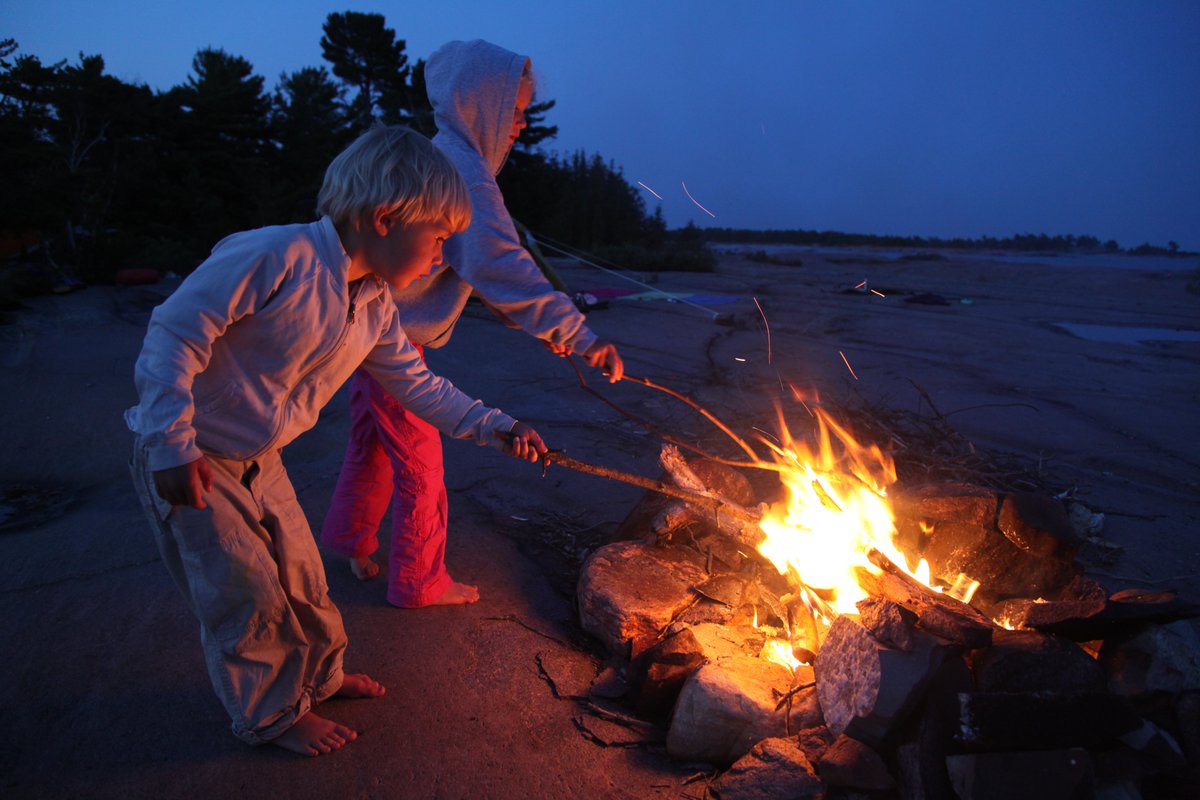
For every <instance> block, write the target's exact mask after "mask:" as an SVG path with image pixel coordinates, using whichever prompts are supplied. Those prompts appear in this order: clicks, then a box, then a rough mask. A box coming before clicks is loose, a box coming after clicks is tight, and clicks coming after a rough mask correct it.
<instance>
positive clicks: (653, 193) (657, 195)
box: [638, 181, 662, 200]
mask: <svg viewBox="0 0 1200 800" xmlns="http://www.w3.org/2000/svg"><path fill="white" fill-rule="evenodd" d="M638 186H640V187H642V188H643V189H645V190H646V191H647V192H649V193H650V194H652V195H654V196H655V197H657V198H658V199H659V200H662V195H661V194H659V193H658V192H656V191H654V190H653V189H651V188H650V187H649V186H647V185H646V184H644V183H642V182H641V181H638Z"/></svg>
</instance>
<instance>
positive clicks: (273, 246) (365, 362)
mask: <svg viewBox="0 0 1200 800" xmlns="http://www.w3.org/2000/svg"><path fill="white" fill-rule="evenodd" d="M349 268H350V258H349V256H348V255H347V254H346V252H345V250H344V249H343V248H342V244H341V241H340V240H339V238H338V235H337V231H336V229H335V228H334V226H333V223H332V221H330V219H329V218H328V217H325V218H323V219H321V220H320V221H318V222H313V223H310V224H307V225H281V226H274V227H268V228H260V229H258V230H253V231H246V232H243V233H237V234H234V235H232V236H229V237H227V238H225V239H224V240H222V241H221V242H219V243H218V244H217V246H216V247H214V248H213V251H212V254H211V255H210V256H209V257H208V259H206V260H205V261H204V263H203V264H201V265H200V266H199V267H197V268H196V270H195V271H194V272H193V273H192V274H191V275H189V276H188V277H187V278H186V279H185V280H184V281H183V283H182V284H181V285H180V286H179V288H178V289H176V291H175V292H174V293H173V294H172V295H171V296H170V297H168V298H167V300H166V301H164V302H163V303H162V305H160V306H158V307H157V308H156V309H154V312H153V313H152V314H151V316H150V325H149V328H148V330H147V332H146V338H145V342H144V343H143V346H142V352H141V355H140V356H139V357H138V360H137V363H136V365H135V367H134V381H135V384H136V386H137V391H138V398H139V402H138V405H136V406H134V407H133V408H131V409H129V410H128V411H126V412H125V421H126V424H127V425H128V426H129V429H130V430H132V431H134V432H135V433H137V434H138V435H140V436H141V437H142V438H143V439H144V440H145V442H146V444H147V446H148V457H149V466H150V468H151V469H153V470H161V469H166V468H169V467H174V466H178V465H180V464H186V463H188V462H191V461H194V460H196V459H197V458H199V457H200V456H201V454H203V453H208V454H212V455H215V456H219V457H222V458H228V459H233V460H239V461H245V460H250V459H252V458H255V457H256V456H258V455H260V454H262V453H264V452H267V451H268V450H273V449H279V448H282V447H283V446H284V445H286V444H288V443H289V442H291V441H292V440H293V439H295V438H296V437H297V436H299V435H300V434H301V433H303V432H304V431H306V430H308V429H309V428H311V427H312V426H313V425H315V424H316V421H317V416H318V414H319V413H320V411H321V408H322V407H324V405H325V404H326V403H327V402H329V399H330V398H331V397H332V396H333V395H334V393H335V392H336V391H337V390H338V388H339V387H341V385H342V384H343V383H344V382H345V381H346V379H347V378H349V377H350V375H351V373H353V372H354V370H355V369H356V368H357V367H359V366H360V365H361V366H363V367H365V368H366V369H367V370H368V371H369V372H370V373H371V375H372V376H373V377H374V378H375V379H376V380H378V381H379V382H380V383H381V384H382V385H383V386H384V387H385V388H386V389H388V391H390V392H391V393H392V394H393V395H395V397H396V398H397V399H398V400H399V401H400V402H401V403H403V404H404V405H405V407H407V408H408V409H410V410H411V411H412V412H413V413H414V414H416V415H417V416H419V417H421V418H422V419H424V420H426V421H428V422H429V423H430V424H432V425H433V426H434V427H436V428H438V429H439V430H440V431H442V432H443V433H445V434H446V435H448V436H453V437H455V438H459V439H465V438H470V439H474V440H476V441H477V442H479V443H480V444H491V445H493V446H496V447H497V448H502V447H503V446H504V443H503V442H501V441H499V440H498V439H497V438H496V437H495V436H493V433H494V432H496V431H508V430H510V429H511V428H512V426H513V425H514V424H515V423H516V421H515V420H514V419H513V418H512V417H509V416H507V415H506V414H504V413H502V412H500V411H498V410H496V409H491V408H488V407H486V406H484V405H483V403H481V402H480V401H478V400H473V399H472V398H470V397H468V396H467V395H465V394H463V393H462V392H460V391H459V390H458V389H456V388H455V387H454V386H453V384H451V383H450V381H448V380H446V379H445V378H441V377H438V376H437V375H434V374H433V373H432V372H430V371H429V369H428V368H426V366H425V364H424V361H423V360H422V358H421V357H420V354H419V353H418V352H417V350H416V348H415V347H413V345H412V343H411V342H410V341H409V340H408V338H407V336H405V333H404V329H403V328H402V327H401V325H400V322H399V318H398V317H397V314H396V308H395V305H394V303H393V302H392V298H391V295H390V293H389V292H388V291H387V287H386V285H385V284H384V283H382V282H381V281H379V280H377V279H375V278H374V277H373V276H368V277H366V278H362V279H360V280H357V281H355V282H354V283H352V284H350V283H348V282H347V276H348V274H349Z"/></svg>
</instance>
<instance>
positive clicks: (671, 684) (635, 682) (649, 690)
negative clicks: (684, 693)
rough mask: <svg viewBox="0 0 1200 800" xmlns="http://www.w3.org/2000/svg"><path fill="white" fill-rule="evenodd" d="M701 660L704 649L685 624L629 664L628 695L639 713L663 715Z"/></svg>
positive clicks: (665, 714)
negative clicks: (684, 626)
mask: <svg viewBox="0 0 1200 800" xmlns="http://www.w3.org/2000/svg"><path fill="white" fill-rule="evenodd" d="M703 663H704V650H703V648H701V646H700V642H698V641H697V640H696V636H695V634H693V633H692V631H691V630H690V629H688V628H682V629H680V630H677V631H674V632H673V633H671V634H670V635H669V636H667V637H666V638H665V639H663V640H662V641H661V642H659V643H658V644H656V645H654V646H653V647H651V648H649V649H648V650H646V651H645V652H643V653H642V654H640V655H639V656H638V657H637V658H635V659H634V660H633V661H632V662H630V664H629V668H628V670H627V673H628V675H629V698H630V700H631V701H632V702H633V707H634V708H635V709H636V710H637V712H638V713H639V714H641V715H642V716H643V717H646V718H648V719H659V718H662V719H666V718H667V717H668V716H669V715H670V713H671V709H672V708H673V707H674V705H675V699H676V698H677V697H678V696H679V691H680V690H681V689H682V688H683V684H684V682H685V681H686V680H687V679H688V677H689V676H691V674H692V673H693V672H695V671H696V670H697V669H699V668H700V665H702V664H703Z"/></svg>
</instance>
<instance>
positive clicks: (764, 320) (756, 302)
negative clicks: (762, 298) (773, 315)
mask: <svg viewBox="0 0 1200 800" xmlns="http://www.w3.org/2000/svg"><path fill="white" fill-rule="evenodd" d="M754 305H756V306H758V313H759V314H762V318H763V325H766V326H767V363H768V364H770V363H771V323H769V322H767V314H766V312H765V311H763V309H762V306H761V305H759V302H758V298H757V297H756V298H754Z"/></svg>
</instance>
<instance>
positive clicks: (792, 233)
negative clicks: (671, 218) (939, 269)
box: [692, 228, 1196, 256]
mask: <svg viewBox="0 0 1200 800" xmlns="http://www.w3.org/2000/svg"><path fill="white" fill-rule="evenodd" d="M692 235H693V236H698V237H700V238H702V239H704V240H705V241H707V242H719V243H738V244H743V243H751V244H802V245H814V246H822V247H905V248H930V249H934V248H936V249H947V250H1011V251H1017V252H1029V253H1035V252H1036V253H1124V254H1127V255H1136V256H1148V255H1163V256H1176V255H1179V256H1183V255H1188V256H1191V255H1196V254H1195V253H1189V252H1185V251H1181V250H1180V249H1179V245H1178V244H1176V243H1175V242H1168V243H1167V246H1166V247H1157V246H1155V245H1152V244H1149V243H1146V244H1141V245H1138V246H1137V247H1133V248H1129V249H1122V248H1121V246H1120V245H1119V244H1117V242H1116V241H1115V240H1113V239H1109V240H1108V241H1105V242H1101V241H1100V240H1099V239H1098V238H1096V237H1095V236H1061V235H1060V236H1047V235H1046V234H1044V233H1039V234H1036V235H1035V234H1030V233H1026V234H1016V235H1014V236H1009V237H1006V238H995V237H992V236H982V237H980V238H978V239H965V238H962V237H955V238H953V239H941V238H938V237H934V236H928V237H927V236H876V235H872V234H866V233H840V232H837V231H812V230H765V231H758V230H746V229H742V228H699V229H697V230H696V231H695V232H693V234H692Z"/></svg>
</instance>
